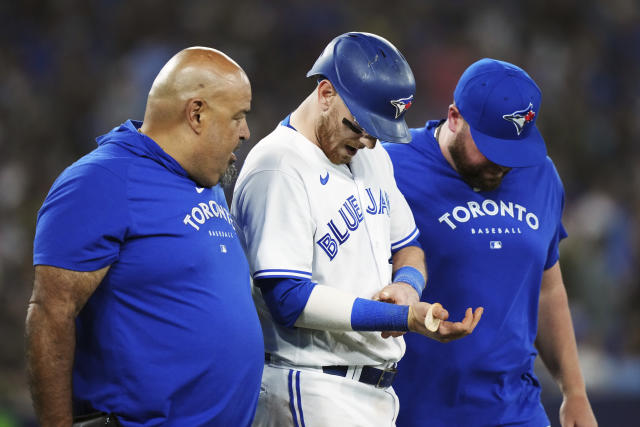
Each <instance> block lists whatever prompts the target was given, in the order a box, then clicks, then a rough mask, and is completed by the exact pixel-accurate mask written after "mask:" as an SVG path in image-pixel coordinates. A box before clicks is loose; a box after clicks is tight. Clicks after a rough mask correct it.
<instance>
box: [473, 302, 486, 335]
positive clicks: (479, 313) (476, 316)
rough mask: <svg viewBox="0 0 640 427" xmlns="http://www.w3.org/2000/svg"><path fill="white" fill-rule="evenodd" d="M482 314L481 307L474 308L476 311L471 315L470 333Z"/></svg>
mask: <svg viewBox="0 0 640 427" xmlns="http://www.w3.org/2000/svg"><path fill="white" fill-rule="evenodd" d="M482 313H484V308H483V307H478V308H476V311H475V312H474V313H473V323H471V330H472V331H473V330H474V329H475V328H476V325H477V324H478V322H479V321H480V318H481V317H482Z"/></svg>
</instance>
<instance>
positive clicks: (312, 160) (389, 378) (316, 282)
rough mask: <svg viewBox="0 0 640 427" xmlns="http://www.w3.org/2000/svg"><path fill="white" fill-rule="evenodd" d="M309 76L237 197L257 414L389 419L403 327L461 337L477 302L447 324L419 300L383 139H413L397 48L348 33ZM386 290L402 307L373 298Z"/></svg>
mask: <svg viewBox="0 0 640 427" xmlns="http://www.w3.org/2000/svg"><path fill="white" fill-rule="evenodd" d="M307 76H308V77H312V78H314V79H315V80H316V81H317V84H316V85H315V87H314V89H313V91H312V92H311V94H310V95H309V96H308V97H307V98H306V99H305V100H304V101H302V103H301V104H300V105H299V106H298V107H297V108H296V109H295V110H294V111H293V112H292V113H291V114H290V115H288V116H287V117H286V118H285V119H284V120H283V121H282V122H281V123H280V124H279V126H277V127H276V129H275V130H274V131H273V132H272V133H271V134H269V135H268V136H267V137H265V138H264V139H263V140H262V141H260V142H259V143H258V144H257V145H256V146H255V147H254V148H253V149H252V151H251V152H250V153H249V155H248V156H247V159H246V161H245V163H244V166H243V168H242V171H241V173H240V176H239V178H238V181H237V182H236V188H235V191H234V195H233V202H232V205H231V211H232V214H233V216H234V217H235V219H236V224H237V227H236V229H237V230H238V234H239V235H240V237H241V238H244V239H245V243H246V245H245V250H246V252H247V258H248V259H249V264H250V269H251V273H252V275H253V281H254V285H255V287H254V301H255V302H256V306H257V308H258V313H259V316H260V321H261V322H262V327H263V330H264V336H265V352H266V354H265V366H264V374H263V378H262V387H261V393H260V398H259V400H258V409H257V412H256V418H255V422H254V425H258V426H277V427H282V426H304V425H322V426H362V425H367V426H378V425H385V426H390V425H393V424H394V422H395V418H396V414H397V407H398V400H397V396H396V395H395V393H394V392H393V387H392V383H393V380H394V378H395V375H396V372H397V371H396V364H397V362H398V360H399V359H400V357H402V354H403V352H404V348H405V345H404V341H403V338H402V337H401V336H400V335H402V333H404V332H405V331H408V330H411V331H415V332H418V333H420V334H422V335H426V336H428V337H430V338H433V339H435V340H442V341H449V340H452V339H456V338H461V337H463V336H465V335H468V334H469V333H471V332H472V331H473V329H474V327H475V325H476V324H477V323H478V321H479V320H480V316H481V314H482V309H480V308H478V309H477V310H476V311H475V312H473V311H472V310H471V308H469V309H468V310H467V311H466V313H465V314H464V315H463V316H460V317H463V320H462V321H461V322H449V321H446V319H447V317H448V314H447V312H446V310H444V309H443V308H442V306H440V305H438V304H433V305H432V304H428V303H426V302H419V293H421V292H422V289H423V287H424V284H425V275H426V271H425V266H424V254H423V252H422V250H421V249H420V248H419V247H418V246H416V237H417V236H418V234H419V233H418V230H417V228H416V227H415V223H414V221H413V216H412V215H411V211H410V210H409V207H408V206H407V203H406V201H405V200H404V198H403V197H402V195H401V194H400V192H399V191H398V188H397V187H396V184H395V181H394V178H393V171H392V168H391V161H390V160H389V156H388V155H387V153H386V152H385V150H384V149H383V148H382V147H381V145H380V144H377V143H376V142H377V139H378V138H380V139H382V138H384V139H387V140H391V141H394V142H407V141H409V140H410V134H409V129H408V128H407V125H406V123H405V121H404V113H405V111H406V110H407V109H408V108H409V107H410V106H411V102H412V100H413V94H414V92H415V81H414V78H413V73H412V72H411V69H410V68H409V65H408V64H407V62H406V60H405V59H404V57H403V56H402V54H401V53H400V52H399V51H398V50H397V49H396V48H395V47H394V46H393V45H392V44H391V43H389V42H388V41H387V40H385V39H383V38H381V37H378V36H376V35H373V34H367V33H347V34H343V35H341V36H338V37H336V38H335V39H334V40H333V41H332V42H331V43H329V45H328V46H327V47H326V48H325V49H324V52H323V53H322V54H321V55H320V57H319V58H318V60H317V61H316V63H315V64H314V65H313V67H312V68H311V70H310V71H309V73H308V74H307ZM389 260H392V264H391V263H390V262H389ZM383 294H384V295H387V294H388V295H389V296H390V297H392V298H393V300H394V302H397V303H398V304H397V305H394V304H388V303H383V302H380V301H376V300H375V299H376V296H377V297H378V298H379V297H381V296H383ZM429 310H431V313H432V314H433V316H434V318H435V321H432V322H429V325H430V327H431V329H427V326H426V324H425V319H427V317H428V313H429ZM429 319H431V317H429ZM438 322H439V326H438ZM380 331H397V332H383V333H382V334H381V333H380ZM385 338H386V339H385ZM421 338H423V339H424V337H421Z"/></svg>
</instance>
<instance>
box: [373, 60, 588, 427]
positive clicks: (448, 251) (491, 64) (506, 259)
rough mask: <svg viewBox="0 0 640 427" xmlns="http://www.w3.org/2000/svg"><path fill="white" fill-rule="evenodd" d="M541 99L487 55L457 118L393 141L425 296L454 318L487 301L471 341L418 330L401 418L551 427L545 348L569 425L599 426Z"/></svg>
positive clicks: (404, 378)
mask: <svg viewBox="0 0 640 427" xmlns="http://www.w3.org/2000/svg"><path fill="white" fill-rule="evenodd" d="M540 99H541V92H540V89H539V88H538V86H537V85H536V84H535V82H534V81H533V80H532V79H531V77H530V76H529V75H528V74H527V73H526V72H525V71H524V70H522V69H521V68H519V67H517V66H515V65H513V64H509V63H507V62H503V61H498V60H494V59H482V60H480V61H477V62H475V63H474V64H472V65H471V66H470V67H469V68H467V70H466V71H465V72H464V73H463V74H462V76H461V78H460V80H459V82H458V85H457V87H456V89H455V92H454V103H453V104H451V105H450V106H449V109H448V111H447V117H446V119H443V120H434V121H428V122H427V123H426V126H425V127H423V128H419V129H411V135H412V137H413V139H412V141H411V143H410V144H406V145H399V144H384V147H385V148H386V149H387V151H388V153H389V155H390V157H391V160H392V162H393V165H394V174H395V178H396V181H397V184H398V187H399V189H400V191H401V192H402V193H403V194H404V196H405V197H406V200H407V202H408V203H409V206H410V207H411V209H412V211H413V214H414V215H415V219H416V223H417V225H418V227H419V229H420V230H421V235H420V237H419V238H418V241H419V243H420V244H421V246H422V248H424V250H425V253H426V264H427V266H428V269H429V285H428V286H427V287H426V289H425V290H424V292H423V293H422V300H423V301H439V302H441V303H443V305H444V306H446V307H447V308H448V310H449V311H450V313H451V314H452V315H453V316H456V315H459V314H460V313H462V312H463V311H464V310H465V308H466V306H467V304H468V303H470V302H471V301H473V303H474V304H480V305H482V306H484V307H485V309H486V314H485V316H484V320H483V322H482V325H480V327H479V328H478V329H477V330H476V332H475V333H474V334H473V335H472V336H470V337H469V338H467V339H465V340H461V341H456V342H455V343H451V344H448V345H442V344H441V343H438V342H435V341H433V340H420V339H415V338H416V337H414V336H410V335H409V336H407V352H406V355H405V357H404V358H403V360H402V362H401V363H400V370H399V374H398V380H397V381H396V383H395V387H396V391H397V393H398V396H399V397H400V401H401V402H402V405H401V406H400V415H399V418H398V425H399V426H423V425H429V426H432V427H440V426H474V427H475V426H496V425H519V426H532V427H533V426H535V427H546V426H549V425H550V424H551V423H550V422H549V418H548V417H547V414H546V413H545V410H544V408H543V407H542V405H541V403H540V383H539V382H538V379H537V378H536V376H535V374H534V368H533V367H534V360H535V358H536V356H537V355H538V353H539V354H540V357H541V358H542V360H543V361H544V363H545V365H546V366H547V368H548V369H549V371H550V372H551V374H552V375H553V376H554V378H555V379H556V380H557V381H558V384H559V386H560V388H561V391H562V393H563V397H564V399H563V403H562V406H561V409H560V421H561V424H562V426H583V427H584V426H595V425H596V420H595V418H594V415H593V412H592V410H591V406H590V404H589V400H588V398H587V394H586V388H585V384H584V380H583V377H582V373H581V371H580V365H579V363H578V353H577V347H576V341H575V338H574V333H573V326H572V324H571V316H570V313H569V306H568V303H567V294H566V291H565V287H564V284H563V280H562V274H561V271H560V265H559V263H558V259H559V251H558V244H559V242H560V240H562V239H563V238H565V237H566V236H567V234H566V232H565V230H564V227H563V226H562V221H561V218H562V210H563V207H564V190H563V187H562V182H561V181H560V178H559V176H558V173H557V171H556V169H555V167H554V165H553V162H552V161H551V159H550V158H549V157H547V153H546V148H545V143H544V140H543V138H542V136H541V135H540V132H539V131H538V129H537V127H536V121H537V119H538V117H539V114H540ZM383 300H384V299H383ZM407 372H410V375H407V374H406V373H407ZM416 396H423V397H424V398H421V399H416Z"/></svg>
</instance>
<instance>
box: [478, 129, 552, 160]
mask: <svg viewBox="0 0 640 427" xmlns="http://www.w3.org/2000/svg"><path fill="white" fill-rule="evenodd" d="M469 130H470V131H471V136H472V137H473V141H474V142H475V143H476V146H477V147H478V150H480V152H481V153H482V154H483V155H484V156H485V157H486V158H487V159H489V160H491V161H492V162H493V163H495V164H498V165H500V166H505V167H510V168H520V167H528V166H537V165H539V164H541V163H542V162H544V159H545V158H546V157H547V147H546V145H545V143H544V139H543V138H542V135H541V134H540V132H539V131H538V128H537V127H535V126H533V127H532V128H531V129H530V130H529V135H527V137H526V138H522V139H502V138H495V137H492V136H489V135H486V134H484V133H482V132H480V131H478V130H475V129H473V128H471V127H469Z"/></svg>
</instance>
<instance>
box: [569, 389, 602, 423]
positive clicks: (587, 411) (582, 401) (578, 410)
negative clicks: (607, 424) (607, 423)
mask: <svg viewBox="0 0 640 427" xmlns="http://www.w3.org/2000/svg"><path fill="white" fill-rule="evenodd" d="M560 425H561V426H562V427H597V425H598V422H597V421H596V417H595V415H594V414H593V410H592V409H591V405H590V404H589V399H587V395H586V394H574V395H568V396H564V398H563V399H562V405H560Z"/></svg>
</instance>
